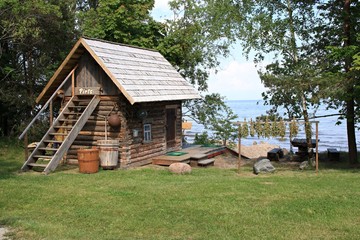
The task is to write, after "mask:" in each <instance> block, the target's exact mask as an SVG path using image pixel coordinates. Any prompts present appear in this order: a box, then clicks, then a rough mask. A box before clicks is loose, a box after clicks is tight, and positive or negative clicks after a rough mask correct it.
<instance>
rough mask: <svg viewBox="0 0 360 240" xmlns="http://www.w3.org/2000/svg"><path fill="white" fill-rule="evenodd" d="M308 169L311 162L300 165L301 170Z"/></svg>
mask: <svg viewBox="0 0 360 240" xmlns="http://www.w3.org/2000/svg"><path fill="white" fill-rule="evenodd" d="M308 167H309V162H308V161H303V162H302V163H300V166H299V169H300V170H304V169H306V168H308Z"/></svg>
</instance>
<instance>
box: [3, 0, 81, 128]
mask: <svg viewBox="0 0 360 240" xmlns="http://www.w3.org/2000/svg"><path fill="white" fill-rule="evenodd" d="M0 19H1V20H0V27H1V29H2V31H1V35H0V49H1V51H0V81H1V84H0V99H1V100H0V110H1V111H0V129H2V130H1V131H2V132H3V133H4V134H5V135H10V134H15V133H17V131H18V129H17V128H18V126H20V125H22V124H23V123H24V122H26V123H27V122H29V121H30V119H31V117H32V116H33V114H34V112H33V111H34V110H33V109H34V107H35V101H34V100H35V98H36V97H37V95H38V94H39V93H40V91H41V90H42V88H43V86H44V84H45V82H46V81H47V79H48V78H49V76H51V75H52V73H53V72H54V70H55V69H56V68H57V66H58V65H59V62H60V61H62V60H63V58H65V56H66V54H67V51H68V50H69V49H70V46H71V45H72V44H73V41H74V36H75V35H76V30H75V3H74V1H70V0H65V1H35V0H29V1H17V0H4V1H1V3H0Z"/></svg>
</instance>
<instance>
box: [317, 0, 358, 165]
mask: <svg viewBox="0 0 360 240" xmlns="http://www.w3.org/2000/svg"><path fill="white" fill-rule="evenodd" d="M319 11H320V16H321V18H322V19H323V21H319V22H318V23H319V24H318V26H317V28H316V41H315V42H314V49H317V52H316V53H315V54H313V55H315V57H317V58H318V59H320V61H322V62H325V63H327V64H326V65H325V67H323V68H322V77H323V79H327V80H328V88H326V89H324V90H325V91H324V96H325V97H326V98H327V103H328V104H329V107H335V108H340V113H342V114H344V115H345V117H346V125H347V136H348V146H349V148H348V149H349V160H350V163H352V164H355V163H356V162H357V146H356V137H355V127H356V123H359V121H360V115H359V94H360V91H359V88H360V79H359V73H360V72H359V69H357V67H356V56H357V54H358V53H359V51H360V39H359V38H358V33H359V30H360V26H359V24H358V22H359V20H360V3H359V2H358V1H350V0H344V1H339V0H332V1H326V2H325V3H323V4H322V5H320V6H319ZM354 59H355V62H354V61H353V60H354ZM354 64H355V65H354Z"/></svg>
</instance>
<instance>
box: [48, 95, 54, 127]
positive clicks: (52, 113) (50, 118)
mask: <svg viewBox="0 0 360 240" xmlns="http://www.w3.org/2000/svg"><path fill="white" fill-rule="evenodd" d="M49 111H50V116H49V122H50V127H51V126H52V125H53V120H54V112H53V101H52V100H51V101H50V105H49Z"/></svg>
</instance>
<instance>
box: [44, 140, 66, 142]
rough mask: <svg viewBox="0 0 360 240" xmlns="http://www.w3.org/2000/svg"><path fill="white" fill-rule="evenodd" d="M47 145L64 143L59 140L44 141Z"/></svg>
mask: <svg viewBox="0 0 360 240" xmlns="http://www.w3.org/2000/svg"><path fill="white" fill-rule="evenodd" d="M44 142H46V143H62V141H59V140H44Z"/></svg>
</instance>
